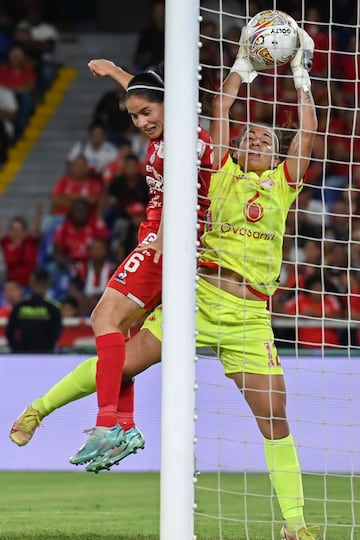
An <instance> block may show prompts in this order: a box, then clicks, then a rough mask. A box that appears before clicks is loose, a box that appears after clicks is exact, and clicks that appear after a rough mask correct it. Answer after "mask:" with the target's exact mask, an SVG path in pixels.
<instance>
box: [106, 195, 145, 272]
mask: <svg viewBox="0 0 360 540" xmlns="http://www.w3.org/2000/svg"><path fill="white" fill-rule="evenodd" d="M126 211H127V215H128V217H129V218H130V219H125V218H119V219H117V220H116V221H115V224H114V226H113V228H112V230H111V253H112V254H113V255H114V259H115V261H116V263H117V264H120V262H121V261H123V259H124V258H125V257H126V256H127V255H128V254H129V253H130V252H131V251H132V250H133V249H134V248H135V247H136V246H137V244H138V230H139V226H140V223H141V222H142V221H144V220H145V219H146V206H145V205H144V204H142V203H139V202H136V203H133V204H131V205H130V206H128V207H127V209H126Z"/></svg>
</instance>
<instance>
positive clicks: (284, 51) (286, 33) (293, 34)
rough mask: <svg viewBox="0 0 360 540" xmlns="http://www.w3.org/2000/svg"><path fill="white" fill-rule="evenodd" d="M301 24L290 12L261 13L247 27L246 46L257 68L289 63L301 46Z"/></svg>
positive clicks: (269, 67)
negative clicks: (299, 31)
mask: <svg viewBox="0 0 360 540" xmlns="http://www.w3.org/2000/svg"><path fill="white" fill-rule="evenodd" d="M297 30H298V25H297V23H296V21H295V20H294V19H293V18H292V17H290V15H288V14H287V13H284V12H283V11H279V10H271V9H267V10H265V11H260V12H259V13H257V14H256V15H254V17H253V18H252V19H250V21H249V22H248V24H247V25H246V34H245V43H246V46H247V49H248V54H249V58H250V60H251V63H252V64H253V66H254V67H255V69H258V70H262V69H271V68H273V67H274V66H275V65H277V66H282V65H284V64H287V63H288V62H290V60H291V59H292V58H293V57H294V56H295V54H296V49H297V47H298V33H297Z"/></svg>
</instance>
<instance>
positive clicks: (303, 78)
mask: <svg viewBox="0 0 360 540" xmlns="http://www.w3.org/2000/svg"><path fill="white" fill-rule="evenodd" d="M298 38H299V50H298V52H297V53H296V55H295V56H294V58H293V59H292V60H291V62H290V67H291V70H292V73H293V78H294V86H295V88H296V89H298V88H303V89H304V90H305V92H309V90H310V87H311V81H310V77H309V71H310V70H311V67H312V59H313V55H314V40H313V39H312V38H311V37H310V36H309V34H308V33H307V32H306V31H305V30H303V29H302V28H298Z"/></svg>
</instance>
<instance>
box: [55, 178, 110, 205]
mask: <svg viewBox="0 0 360 540" xmlns="http://www.w3.org/2000/svg"><path fill="white" fill-rule="evenodd" d="M101 192H102V189H101V185H100V182H99V181H98V180H97V179H95V178H86V179H85V180H82V181H77V180H75V179H74V178H73V177H72V176H68V175H65V176H62V177H61V178H59V180H58V181H57V182H56V184H55V186H54V188H53V190H52V191H51V195H52V196H53V197H58V196H59V195H71V196H73V197H76V196H78V197H84V198H86V197H100V195H101ZM68 210H69V208H68V207H64V208H57V209H56V212H55V213H56V214H67V212H68Z"/></svg>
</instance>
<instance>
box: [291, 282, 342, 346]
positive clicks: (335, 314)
mask: <svg viewBox="0 0 360 540" xmlns="http://www.w3.org/2000/svg"><path fill="white" fill-rule="evenodd" d="M325 286H326V284H325ZM283 313H287V314H290V315H296V316H297V317H304V319H303V321H304V322H307V323H309V320H312V319H313V325H311V326H307V325H306V326H303V325H301V324H300V325H299V327H298V342H299V346H300V347H303V348H319V347H322V346H324V347H326V348H327V347H333V346H337V345H340V333H339V331H338V329H337V328H333V327H328V326H326V321H325V324H324V322H323V321H324V319H325V318H326V319H342V310H341V304H340V302H339V300H338V298H337V297H336V296H334V295H331V294H329V293H328V292H327V291H326V290H324V286H323V280H322V278H321V275H320V274H319V273H316V274H314V275H313V276H312V277H311V278H309V279H308V280H307V281H306V282H305V287H304V289H303V290H302V291H300V292H298V294H296V296H295V297H294V298H291V299H290V300H288V301H287V302H286V303H285V305H284V309H283Z"/></svg>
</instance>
